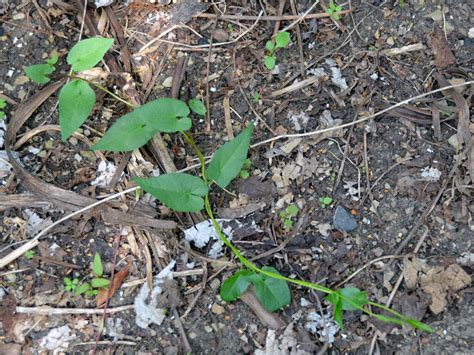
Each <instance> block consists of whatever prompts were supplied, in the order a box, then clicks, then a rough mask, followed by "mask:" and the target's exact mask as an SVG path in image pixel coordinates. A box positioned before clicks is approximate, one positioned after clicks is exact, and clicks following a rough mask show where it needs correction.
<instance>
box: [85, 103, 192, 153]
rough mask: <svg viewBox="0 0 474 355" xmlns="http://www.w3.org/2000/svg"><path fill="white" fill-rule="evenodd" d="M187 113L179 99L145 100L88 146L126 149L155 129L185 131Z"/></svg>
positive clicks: (137, 145)
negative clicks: (98, 139) (97, 141)
mask: <svg viewBox="0 0 474 355" xmlns="http://www.w3.org/2000/svg"><path fill="white" fill-rule="evenodd" d="M189 112H190V111H189V107H188V106H187V105H186V104H185V103H184V102H183V101H181V100H176V99H169V98H161V99H158V100H154V101H151V102H148V103H146V104H145V105H143V106H140V107H138V108H136V109H135V110H133V111H132V112H130V113H128V114H126V115H124V116H122V117H120V118H119V119H118V120H117V122H115V123H114V124H113V125H112V127H111V128H110V129H109V130H108V131H107V132H106V133H105V135H104V136H103V137H102V139H101V140H100V141H99V143H97V144H96V145H94V146H93V147H92V148H91V149H93V150H110V151H113V152H127V151H132V150H135V149H137V148H140V147H142V146H144V145H145V144H146V143H147V142H148V141H149V140H150V139H151V138H152V137H154V136H155V135H156V133H157V132H160V131H161V132H167V133H171V132H178V131H187V130H188V129H190V128H191V120H190V119H189V117H186V116H187V115H189ZM178 117H183V118H181V119H178Z"/></svg>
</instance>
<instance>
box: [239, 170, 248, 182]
mask: <svg viewBox="0 0 474 355" xmlns="http://www.w3.org/2000/svg"><path fill="white" fill-rule="evenodd" d="M249 176H250V174H249V172H248V170H241V171H240V177H241V178H242V179H244V180H245V179H248V178H249Z"/></svg>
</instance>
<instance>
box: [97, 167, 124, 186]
mask: <svg viewBox="0 0 474 355" xmlns="http://www.w3.org/2000/svg"><path fill="white" fill-rule="evenodd" d="M115 169H116V167H115V165H114V164H113V163H110V162H108V161H101V162H100V163H99V166H98V167H97V177H96V178H95V179H94V180H93V181H92V182H91V184H92V185H93V186H98V187H107V186H108V185H109V183H110V181H111V180H112V177H113V176H114V174H115ZM122 175H123V174H122Z"/></svg>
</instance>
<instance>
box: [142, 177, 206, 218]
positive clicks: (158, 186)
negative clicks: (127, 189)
mask: <svg viewBox="0 0 474 355" xmlns="http://www.w3.org/2000/svg"><path fill="white" fill-rule="evenodd" d="M133 181H135V182H136V183H137V184H138V185H140V187H141V188H142V189H143V190H145V191H146V192H148V193H150V194H152V195H153V196H155V197H156V198H158V199H159V200H160V201H161V202H163V203H164V204H165V205H166V206H167V207H169V208H171V209H172V210H174V211H177V212H198V211H200V210H202V209H203V207H204V199H203V197H204V196H206V194H207V191H208V188H207V185H206V184H205V183H204V181H203V180H201V179H200V178H198V177H196V176H193V175H190V174H185V173H171V174H165V175H160V176H156V177H152V178H149V179H142V178H133Z"/></svg>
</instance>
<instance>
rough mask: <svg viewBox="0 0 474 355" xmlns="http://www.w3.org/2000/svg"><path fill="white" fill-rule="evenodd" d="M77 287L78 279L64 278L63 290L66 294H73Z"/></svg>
mask: <svg viewBox="0 0 474 355" xmlns="http://www.w3.org/2000/svg"><path fill="white" fill-rule="evenodd" d="M77 286H79V279H70V278H69V277H65V278H64V290H66V291H67V292H74V291H75V290H76V289H77Z"/></svg>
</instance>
